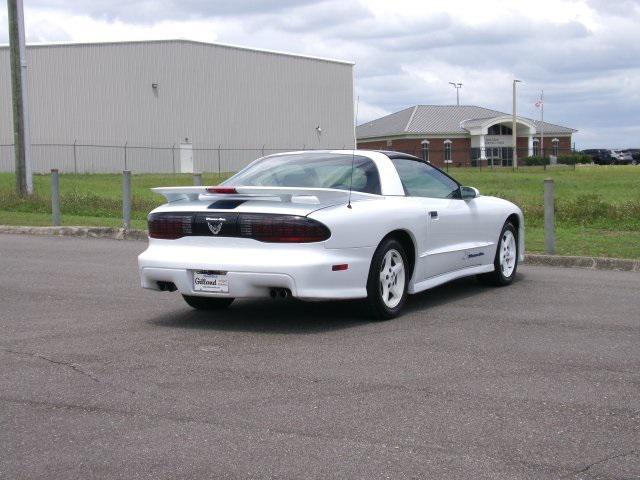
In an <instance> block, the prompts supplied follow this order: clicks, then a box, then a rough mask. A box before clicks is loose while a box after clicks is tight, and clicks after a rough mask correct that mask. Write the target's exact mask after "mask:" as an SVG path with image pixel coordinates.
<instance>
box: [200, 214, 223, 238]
mask: <svg viewBox="0 0 640 480" xmlns="http://www.w3.org/2000/svg"><path fill="white" fill-rule="evenodd" d="M205 220H206V221H207V226H208V227H209V230H210V231H211V233H213V234H214V235H218V234H219V233H220V230H222V224H223V223H224V222H226V221H227V219H226V218H209V217H206V218H205Z"/></svg>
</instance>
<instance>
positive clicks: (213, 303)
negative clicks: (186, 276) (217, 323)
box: [182, 295, 235, 310]
mask: <svg viewBox="0 0 640 480" xmlns="http://www.w3.org/2000/svg"><path fill="white" fill-rule="evenodd" d="M182 298H184V301H185V302H187V303H188V304H189V306H190V307H193V308H195V309H196V310H222V309H224V308H227V307H228V306H229V305H231V304H232V303H233V301H234V300H235V299H234V298H212V297H193V296H191V295H182Z"/></svg>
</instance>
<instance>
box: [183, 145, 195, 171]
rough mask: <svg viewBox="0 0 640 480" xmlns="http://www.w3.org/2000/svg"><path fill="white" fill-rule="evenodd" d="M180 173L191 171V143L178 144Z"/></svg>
mask: <svg viewBox="0 0 640 480" xmlns="http://www.w3.org/2000/svg"><path fill="white" fill-rule="evenodd" d="M180 173H193V144H192V143H181V144H180Z"/></svg>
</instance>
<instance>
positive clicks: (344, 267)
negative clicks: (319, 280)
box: [331, 263, 349, 272]
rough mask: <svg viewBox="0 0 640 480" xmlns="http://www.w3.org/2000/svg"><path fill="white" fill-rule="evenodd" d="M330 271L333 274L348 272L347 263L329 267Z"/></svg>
mask: <svg viewBox="0 0 640 480" xmlns="http://www.w3.org/2000/svg"><path fill="white" fill-rule="evenodd" d="M331 270H332V271H334V272H343V271H345V270H349V264H348V263H340V264H338V265H331Z"/></svg>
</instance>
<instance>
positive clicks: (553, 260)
mask: <svg viewBox="0 0 640 480" xmlns="http://www.w3.org/2000/svg"><path fill="white" fill-rule="evenodd" d="M2 233H6V234H19V235H20V234H21V235H40V236H57V237H81V238H110V239H113V240H147V231H146V230H125V229H124V228H111V227H21V226H13V225H0V234H2ZM525 263H526V264H527V265H544V266H552V267H573V268H575V267H577V268H587V269H591V270H619V271H626V272H640V260H630V259H625V258H605V257H577V256H563V255H542V254H537V253H527V254H525Z"/></svg>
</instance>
